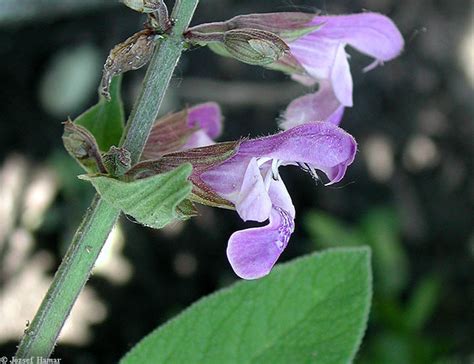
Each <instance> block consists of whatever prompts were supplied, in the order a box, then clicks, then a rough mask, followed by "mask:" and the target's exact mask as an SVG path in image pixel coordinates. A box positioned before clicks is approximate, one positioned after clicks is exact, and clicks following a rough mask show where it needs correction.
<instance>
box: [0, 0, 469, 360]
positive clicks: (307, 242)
mask: <svg viewBox="0 0 474 364" xmlns="http://www.w3.org/2000/svg"><path fill="white" fill-rule="evenodd" d="M169 5H171V4H169ZM472 5H473V3H472V2H471V1H468V0H449V1H448V0H437V1H435V0H418V1H395V0H356V1H350V2H349V1H343V0H333V1H324V0H311V1H309V0H308V1H297V0H291V1H290V0H277V1H255V0H239V1H237V0H203V1H201V4H200V6H199V8H198V10H197V12H196V16H195V18H194V20H193V24H199V23H202V22H206V21H218V20H224V19H227V18H230V17H232V16H235V15H238V14H245V13H252V12H269V11H291V10H303V11H317V10H320V11H321V12H323V13H329V14H342V13H351V12H360V11H364V10H371V11H377V12H381V13H384V14H386V15H388V16H389V17H391V18H392V19H393V20H394V21H395V23H396V24H397V25H398V27H399V28H400V30H401V32H402V34H403V35H404V37H405V40H406V47H405V51H404V53H403V54H402V55H401V56H400V57H399V58H398V59H396V60H394V61H392V62H389V63H387V64H386V65H385V66H384V67H379V68H377V69H375V70H373V71H371V72H369V73H366V74H363V73H362V68H363V67H364V66H365V65H367V64H369V63H370V59H369V58H367V57H365V56H362V55H360V54H358V53H357V52H353V51H352V50H351V49H349V48H348V51H349V52H350V53H351V54H352V59H351V69H352V74H353V78H354V84H355V89H354V105H355V106H354V108H352V109H347V111H346V114H345V117H344V119H343V123H342V126H343V127H344V128H345V129H347V130H348V131H349V132H350V133H351V134H353V135H354V136H355V137H356V139H357V140H358V142H359V153H358V156H357V159H356V161H355V163H354V164H353V165H352V166H351V167H350V169H349V171H348V173H347V175H346V177H345V179H344V180H343V182H342V183H340V184H339V185H337V186H331V187H323V186H316V185H315V184H314V182H313V181H312V179H311V178H310V177H309V176H308V175H307V174H305V173H303V172H302V171H300V170H299V169H296V168H291V167H288V168H286V169H283V170H282V175H283V179H284V180H285V182H286V184H287V187H288V190H289V191H290V194H291V195H292V198H293V202H294V204H295V206H296V209H297V212H298V213H297V219H296V231H295V233H294V234H293V237H292V239H291V242H290V244H289V246H288V248H287V250H286V251H285V252H284V254H283V255H282V258H281V260H280V261H286V260H289V259H292V258H294V257H297V256H300V255H302V254H306V253H310V252H313V251H316V250H319V249H323V248H326V247H334V246H350V245H370V246H371V247H372V249H373V253H374V254H373V266H374V285H375V293H374V300H373V306H372V312H371V317H370V323H369V328H368V331H367V335H366V337H365V340H364V342H363V345H362V347H361V350H360V353H359V354H358V356H357V359H356V362H358V363H472V362H474V345H473V344H474V343H473V341H472V338H473V336H474V310H473V305H474V281H473V279H472V276H473V272H474V265H473V262H474V259H473V258H474V233H473V229H472V222H473V216H474V211H473V210H474V208H473V200H474V185H473V183H472V179H473V152H474V148H473V140H474V138H473V135H474V134H473V132H474V130H473V129H474V118H473V116H474V103H473V100H474V98H473V97H474V11H473V6H472ZM143 22H144V17H143V16H141V15H140V14H138V13H135V12H133V11H131V10H129V9H127V8H125V7H124V6H122V5H120V4H119V3H118V2H117V1H113V0H82V1H74V0H0V44H1V47H0V80H1V85H2V87H1V88H0V125H1V133H0V356H2V355H6V356H12V355H13V354H14V352H15V348H16V345H17V343H18V340H19V338H20V337H21V335H22V332H23V330H24V329H25V328H26V326H27V324H28V322H29V320H31V319H32V318H33V315H34V313H35V311H36V309H37V307H38V305H39V303H40V302H41V300H42V298H43V296H44V294H45V292H46V290H47V288H48V286H49V284H50V282H51V279H52V275H53V274H54V272H55V270H56V268H57V267H58V265H59V263H60V261H61V257H62V256H63V254H64V252H65V250H66V249H67V246H68V243H69V241H70V239H71V237H72V234H73V233H74V231H75V228H76V227H77V225H78V223H79V221H80V218H81V216H82V214H83V212H84V210H85V209H86V208H87V206H88V204H89V202H90V200H91V198H92V196H93V190H92V188H91V187H90V186H89V185H88V184H87V183H86V182H83V181H80V180H78V179H77V178H76V176H77V175H78V174H81V173H82V171H81V169H80V168H79V167H78V166H77V165H76V164H75V162H74V161H73V160H72V159H71V158H69V156H68V155H67V154H66V152H65V150H64V148H63V146H62V142H61V134H62V125H61V122H62V121H64V120H66V118H67V117H68V116H71V117H72V118H74V117H76V116H77V115H78V114H80V113H81V112H82V111H83V110H84V109H85V108H86V107H89V106H91V105H92V104H94V103H95V102H96V100H97V86H98V83H99V79H100V76H101V68H102V65H103V62H104V60H105V58H106V57H107V54H108V52H109V50H110V49H111V48H112V47H113V46H114V45H115V44H117V43H119V42H121V41H123V40H124V39H126V38H127V37H128V36H130V35H131V34H132V33H134V32H136V31H138V30H139V29H141V27H142V24H143ZM143 75H144V70H140V71H136V72H132V73H127V74H126V75H125V77H124V82H123V98H124V101H125V105H126V110H127V112H129V111H130V109H131V106H132V104H133V100H134V98H135V97H136V95H137V92H138V90H139V89H140V85H141V81H142V78H143ZM304 92H305V89H304V88H303V87H302V86H299V85H297V84H296V83H294V82H292V81H291V80H289V79H288V77H286V76H284V75H282V74H280V73H276V72H271V71H268V70H264V69H261V68H257V67H252V66H248V65H244V64H242V63H238V62H237V61H234V60H232V59H225V58H220V57H218V56H216V55H214V54H213V53H211V52H210V51H208V50H206V49H197V50H193V51H190V52H188V53H187V54H185V55H184V56H183V58H182V60H181V63H180V65H179V68H178V69H177V71H176V72H175V76H174V78H173V80H172V85H171V87H170V89H169V91H168V94H167V96H166V100H165V102H164V104H163V107H162V110H161V113H162V114H164V113H167V112H170V111H177V110H179V109H181V108H182V107H183V106H185V105H191V104H194V103H198V102H203V101H208V100H212V101H217V102H219V103H220V104H221V106H222V109H223V112H224V114H225V116H226V120H225V132H224V134H223V136H222V138H221V140H231V139H235V138H238V137H240V136H261V135H266V134H268V133H271V132H275V131H277V124H276V122H275V119H276V118H277V117H278V116H279V113H280V112H281V111H282V110H283V109H284V108H285V107H286V105H287V104H288V103H289V102H290V101H291V100H292V99H293V98H295V97H296V96H299V95H302V94H303V93H304ZM246 226H248V225H246V224H244V223H243V222H242V221H241V220H240V218H239V217H238V216H237V214H236V213H234V212H231V211H224V210H217V209H210V208H202V209H200V216H198V217H196V218H194V219H192V220H190V221H188V222H184V223H175V224H172V225H171V226H168V227H167V228H165V229H163V230H161V231H154V230H151V229H147V228H144V227H141V226H138V225H135V224H133V223H132V222H130V221H128V220H127V219H126V218H124V217H122V218H121V220H120V223H119V224H118V225H117V227H116V228H115V229H114V231H113V233H112V234H111V236H110V237H109V241H108V242H107V245H106V247H105V249H104V251H103V252H102V254H101V257H100V259H99V262H98V263H97V266H96V268H95V271H94V274H93V276H92V278H91V280H90V281H89V283H88V284H87V287H86V289H85V290H84V292H83V293H82V294H81V296H80V298H79V301H78V302H77V304H76V306H75V307H74V309H73V312H72V315H71V317H70V319H69V321H68V322H67V325H66V327H65V329H64V331H63V333H62V335H61V337H60V342H59V345H58V346H57V348H56V350H55V353H54V357H56V358H62V359H63V362H65V363H113V362H116V361H117V360H118V359H119V358H120V357H121V356H122V355H123V354H124V353H125V352H127V351H128V349H129V348H130V347H131V346H132V345H134V344H135V343H136V342H137V341H138V340H139V339H140V338H142V337H143V336H144V335H146V334H147V333H148V332H150V331H151V330H152V329H154V328H155V327H156V326H157V325H159V324H161V323H163V322H165V321H166V320H167V319H169V318H170V317H173V316H174V315H176V314H177V313H179V312H180V311H181V310H183V309H184V308H185V307H187V306H188V305H190V304H191V303H192V302H194V301H196V300H197V299H199V298H200V297H202V296H203V295H206V294H209V293H211V292H213V291H215V290H217V289H219V288H221V287H224V286H226V285H229V284H230V283H232V282H234V281H235V280H236V277H235V275H234V274H233V272H232V270H231V268H230V266H229V264H228V262H227V259H226V255H225V248H226V244H227V239H228V237H229V236H230V235H231V234H232V232H234V231H235V230H238V229H242V228H244V227H246Z"/></svg>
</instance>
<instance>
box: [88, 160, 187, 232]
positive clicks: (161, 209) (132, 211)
mask: <svg viewBox="0 0 474 364" xmlns="http://www.w3.org/2000/svg"><path fill="white" fill-rule="evenodd" d="M191 171H192V167H191V164H189V163H187V164H183V165H181V166H180V167H178V168H176V169H174V170H172V171H170V172H167V173H163V174H158V175H155V176H153V177H148V178H143V179H140V180H136V181H132V182H123V181H119V180H117V179H114V178H110V177H105V176H101V175H99V176H90V175H83V176H79V178H81V179H84V180H87V181H90V182H91V183H92V184H93V185H94V187H95V188H96V190H97V192H98V193H99V194H100V195H101V196H102V198H103V199H104V200H105V201H107V202H108V203H110V204H111V205H112V206H115V207H117V208H119V209H121V210H122V211H123V212H124V213H125V214H127V215H130V216H132V217H133V218H135V219H136V220H137V221H138V222H139V223H141V224H143V225H146V226H149V227H153V228H155V229H161V228H162V227H164V226H165V225H167V224H169V223H170V222H171V221H173V220H175V219H178V218H182V216H183V214H182V212H181V211H177V210H176V207H177V206H178V205H179V204H180V203H181V202H183V201H184V200H185V199H186V197H187V196H188V195H189V194H190V192H191V189H192V185H191V182H189V181H188V177H189V176H190V175H191Z"/></svg>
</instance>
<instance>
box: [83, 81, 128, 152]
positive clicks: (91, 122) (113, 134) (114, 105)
mask: <svg viewBox="0 0 474 364" xmlns="http://www.w3.org/2000/svg"><path fill="white" fill-rule="evenodd" d="M120 85H121V76H116V77H114V79H113V81H112V83H111V86H110V96H111V100H110V101H107V100H106V99H105V97H103V96H100V97H99V102H98V103H97V104H95V105H94V106H92V107H91V108H90V109H88V110H86V111H85V112H84V113H82V114H81V115H79V116H78V117H77V118H76V119H75V120H74V123H76V124H78V125H82V126H83V127H85V128H86V129H87V130H89V131H90V132H91V134H92V135H93V136H94V137H95V140H96V142H97V145H98V146H99V149H100V150H101V151H103V152H107V151H108V150H109V149H110V147H111V146H112V145H115V146H118V145H119V142H120V139H121V137H122V133H123V128H124V120H125V113H124V111H123V103H122V98H121V96H120Z"/></svg>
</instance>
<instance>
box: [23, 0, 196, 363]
mask: <svg viewBox="0 0 474 364" xmlns="http://www.w3.org/2000/svg"><path fill="white" fill-rule="evenodd" d="M198 2H199V0H183V1H179V0H177V1H176V5H175V8H174V9H173V15H172V17H173V19H177V21H176V24H175V25H174V27H173V30H172V32H171V35H170V36H169V37H167V39H165V40H164V41H163V42H162V43H161V45H160V47H159V48H158V47H157V50H156V51H155V54H154V55H153V58H152V60H151V62H150V65H149V67H148V70H147V74H146V76H145V80H144V82H143V88H142V92H141V94H140V96H139V97H138V100H137V102H136V104H135V107H134V109H133V111H132V113H131V115H130V118H129V121H128V123H127V130H126V137H125V138H124V143H123V146H124V147H125V148H127V149H128V150H129V151H130V153H131V155H132V161H133V162H137V161H138V160H139V159H140V155H141V153H142V151H143V148H144V145H145V143H146V139H147V138H148V134H149V132H150V129H151V127H152V125H153V122H154V120H155V119H156V117H157V115H158V111H159V108H160V105H161V102H162V101H163V97H164V95H165V92H166V89H167V88H168V85H169V81H170V79H171V77H172V75H173V72H174V69H175V67H176V65H177V63H178V60H179V58H180V56H181V52H182V50H183V47H182V43H183V38H182V34H183V33H184V31H185V30H186V28H187V27H188V26H189V23H190V21H191V18H192V16H193V14H194V10H195V9H196V6H197V4H198ZM119 214H120V211H119V210H117V209H116V208H114V207H112V206H110V205H109V204H108V203H106V202H105V201H103V200H101V199H100V197H99V196H98V195H96V196H95V197H94V199H93V201H92V203H91V206H90V207H89V209H88V210H87V212H86V214H85V216H84V218H83V220H82V223H81V224H80V226H79V228H78V230H77V232H76V234H75V235H74V238H73V240H72V242H71V245H70V247H69V249H68V251H67V253H66V255H65V256H64V258H63V261H62V263H61V265H60V266H59V269H58V271H57V272H56V274H55V276H54V279H53V282H52V283H51V286H50V288H49V290H48V292H47V293H46V296H45V297H44V299H43V301H42V302H41V305H40V307H39V309H38V312H37V313H36V315H35V317H34V319H33V321H32V322H31V325H30V326H29V327H28V329H27V330H26V331H25V335H24V336H23V338H22V340H21V342H20V345H19V347H18V351H17V353H16V357H17V358H31V357H42V358H47V357H49V356H50V355H51V353H52V351H53V349H54V345H55V344H56V340H57V338H58V336H59V333H60V331H61V328H62V327H63V325H64V322H65V321H66V319H67V317H68V315H69V313H70V312H71V309H72V307H73V305H74V303H75V301H76V299H77V297H78V296H79V293H80V292H81V290H82V288H83V287H84V285H85V283H86V281H87V280H88V278H89V276H90V274H91V270H92V268H93V267H94V264H95V262H96V260H97V257H98V255H99V253H100V251H101V250H102V247H103V245H104V243H105V241H106V239H107V237H108V235H109V233H110V231H111V230H112V227H113V226H114V224H115V222H116V221H117V218H118V216H119Z"/></svg>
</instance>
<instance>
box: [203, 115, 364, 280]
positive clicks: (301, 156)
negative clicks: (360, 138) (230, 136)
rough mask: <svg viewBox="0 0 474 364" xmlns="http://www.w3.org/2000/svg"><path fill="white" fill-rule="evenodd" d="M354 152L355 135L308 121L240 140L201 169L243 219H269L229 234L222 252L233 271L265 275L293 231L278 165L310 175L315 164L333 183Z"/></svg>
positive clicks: (207, 182)
mask: <svg viewBox="0 0 474 364" xmlns="http://www.w3.org/2000/svg"><path fill="white" fill-rule="evenodd" d="M355 153H356V142H355V140H354V138H352V136H350V135H349V134H348V133H346V132H345V131H343V130H342V129H340V128H338V127H337V126H335V125H333V124H331V123H309V124H305V125H301V126H298V127H295V128H292V129H289V130H287V131H284V132H281V133H279V134H276V135H272V136H269V137H265V138H260V139H255V140H244V141H243V142H241V144H240V146H238V150H237V151H236V153H235V154H234V155H233V157H231V158H230V159H228V160H226V161H225V162H224V163H222V164H219V165H217V166H215V167H212V168H209V169H207V170H205V171H203V172H202V173H200V176H199V180H200V181H201V182H202V183H203V184H205V185H207V186H208V187H209V188H210V190H212V191H213V192H214V193H217V194H218V195H219V196H221V197H222V198H224V199H225V200H228V201H230V202H231V203H232V204H233V205H234V206H235V208H236V210H237V213H238V214H239V215H240V217H241V218H242V219H243V220H244V221H249V220H250V221H257V222H264V221H266V220H268V221H269V222H268V224H267V225H265V226H262V227H256V228H250V229H246V230H241V231H237V232H235V233H234V234H232V236H231V237H230V239H229V244H228V248H227V256H228V259H229V262H230V264H231V265H232V268H233V269H234V271H235V273H236V274H237V275H238V276H240V277H242V278H245V279H256V278H260V277H262V276H265V275H267V274H268V273H269V272H270V270H271V269H272V267H273V265H274V264H275V263H276V261H277V260H278V257H279V256H280V254H281V253H282V252H283V250H284V249H285V247H286V246H287V244H288V241H289V239H290V236H291V234H292V232H293V230H294V218H295V208H294V206H293V203H292V201H291V198H290V195H289V194H288V191H287V189H286V187H285V184H284V183H283V181H282V180H281V177H280V176H279V173H278V168H279V167H280V166H284V165H299V166H301V167H302V168H303V169H304V170H306V171H308V172H310V173H311V175H312V176H313V177H314V178H318V177H317V174H316V172H315V169H317V170H320V171H322V172H324V173H325V175H326V176H327V178H328V180H329V182H328V184H332V183H336V182H338V181H340V180H341V179H342V178H343V176H344V174H345V171H346V169H347V166H348V165H350V164H351V163H352V162H353V160H354V156H355ZM201 187H202V186H201Z"/></svg>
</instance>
